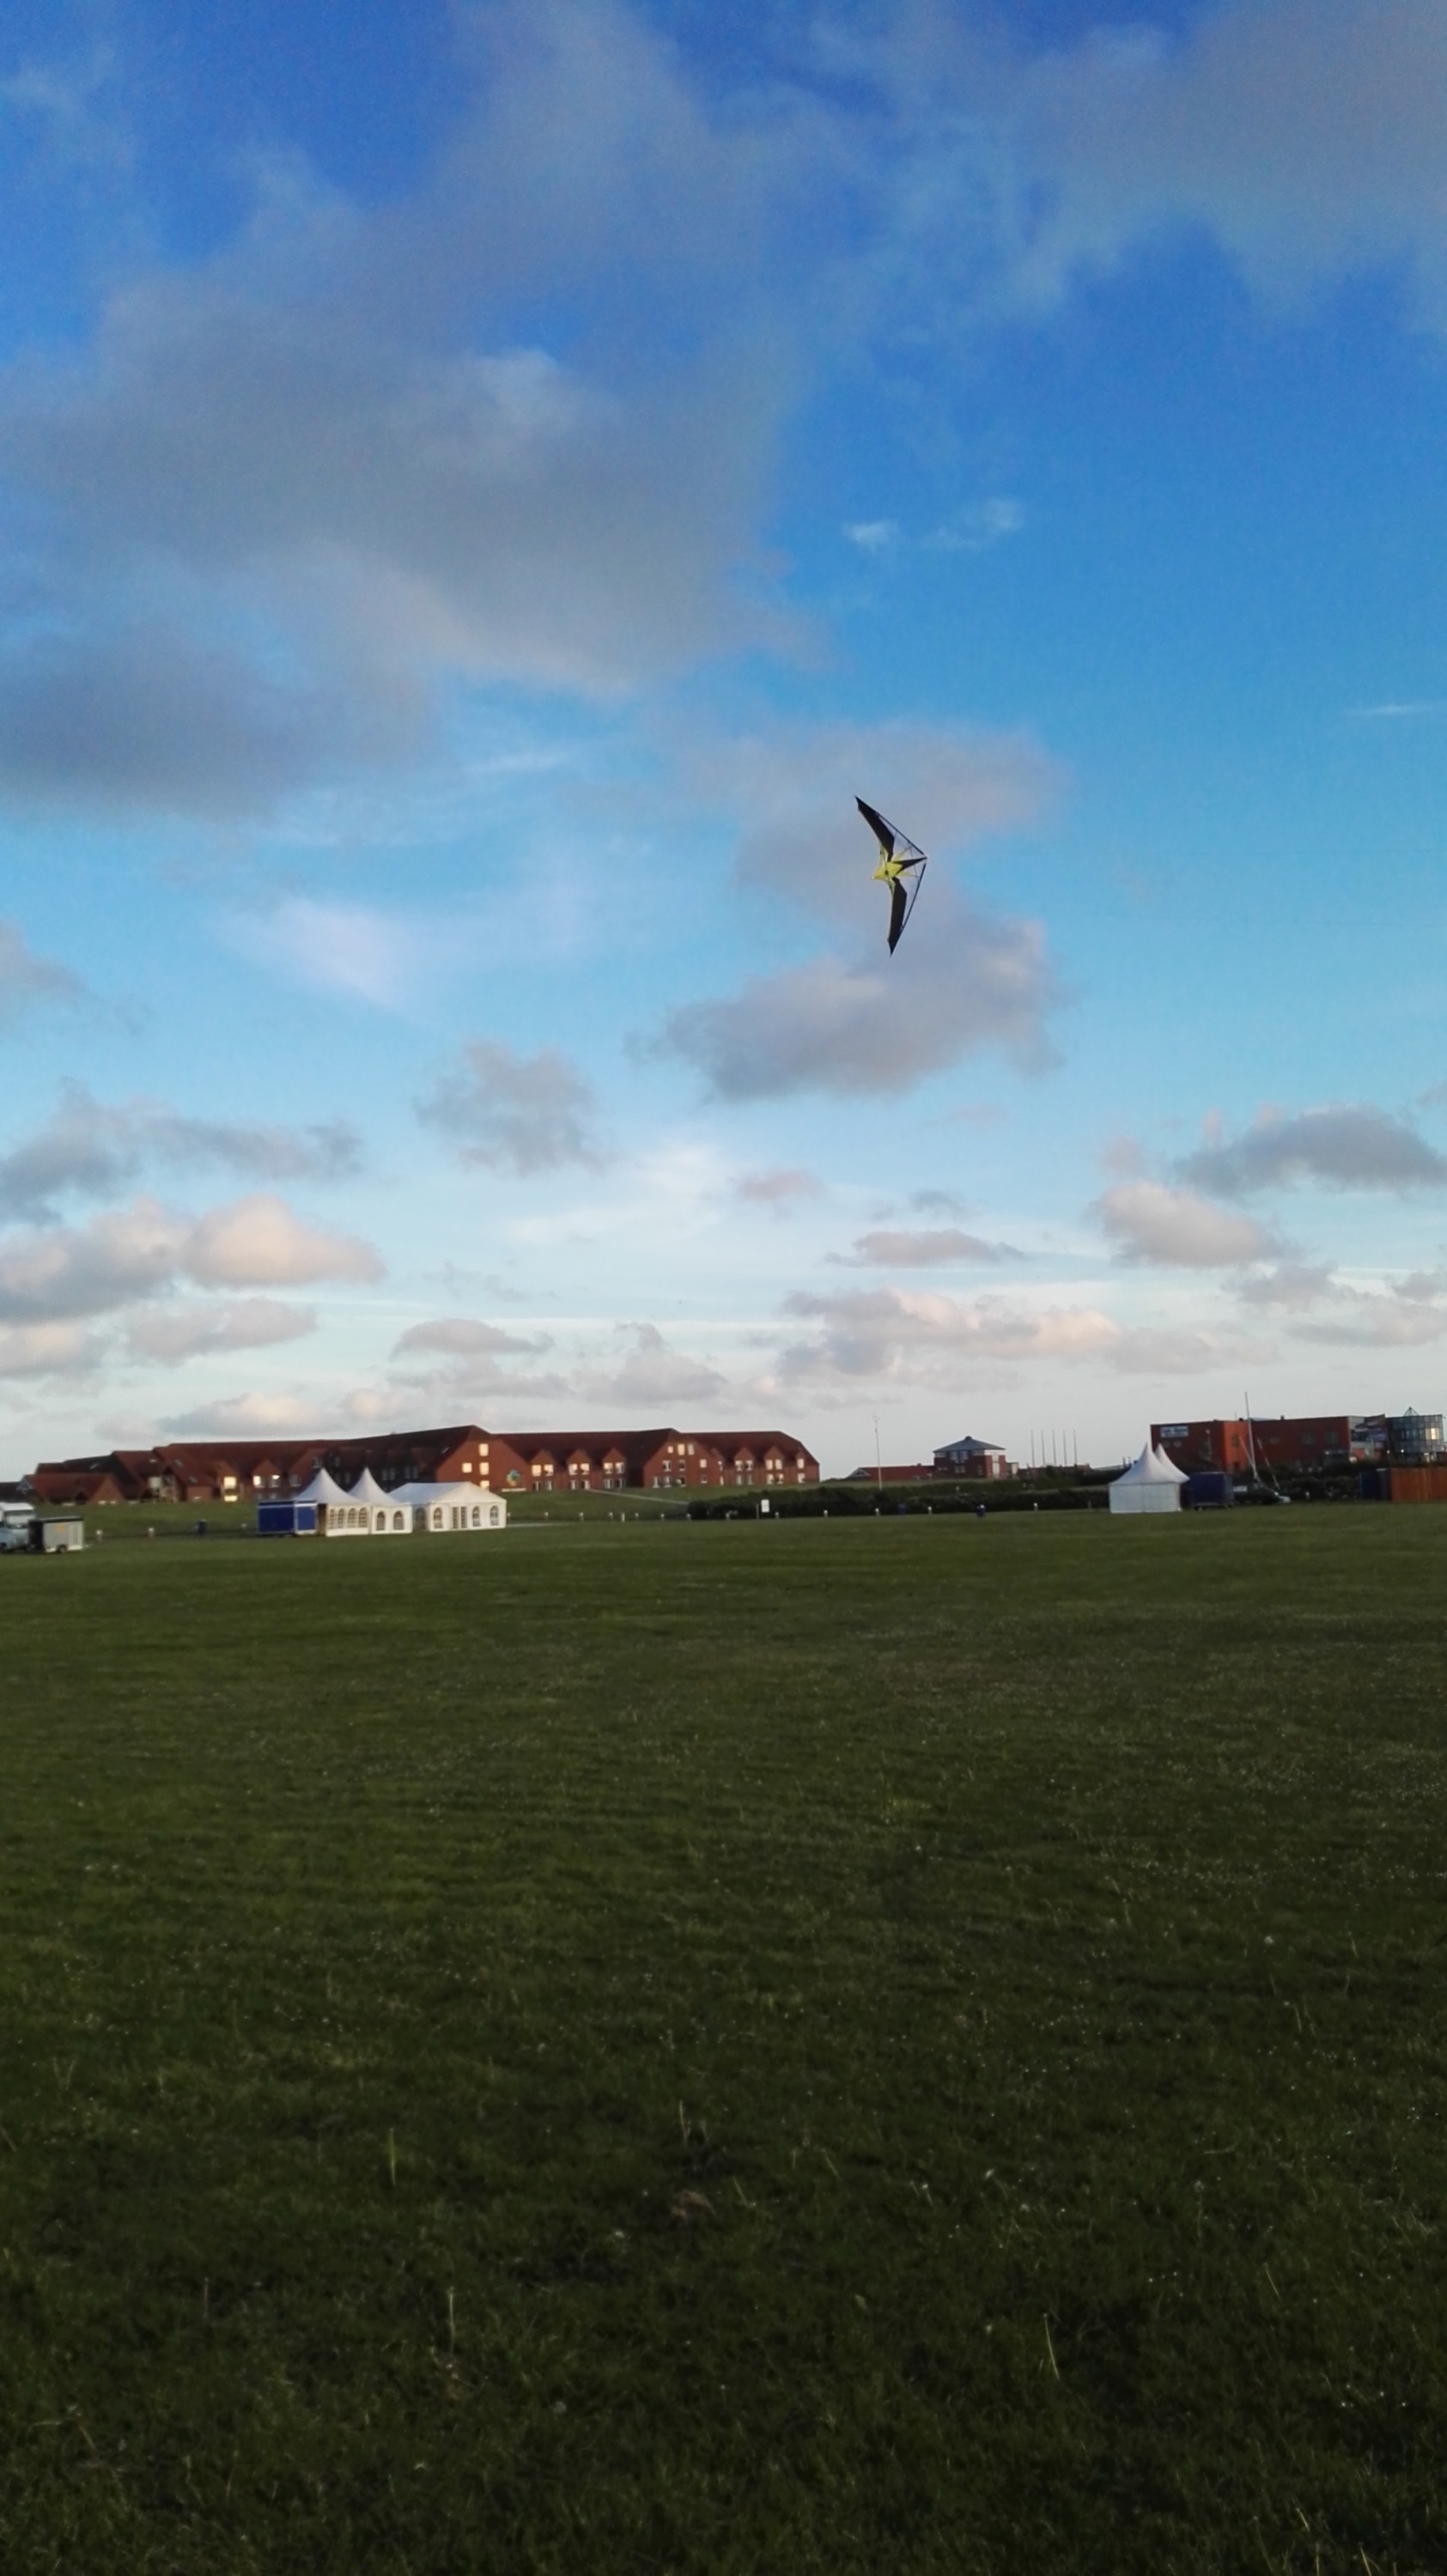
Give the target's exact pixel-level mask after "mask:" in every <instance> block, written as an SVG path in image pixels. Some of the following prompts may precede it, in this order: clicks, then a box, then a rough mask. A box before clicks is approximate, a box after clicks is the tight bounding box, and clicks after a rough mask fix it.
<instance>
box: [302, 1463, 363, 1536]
mask: <svg viewBox="0 0 1447 2576" xmlns="http://www.w3.org/2000/svg"><path fill="white" fill-rule="evenodd" d="M293 1499H294V1500H295V1501H296V1502H298V1503H315V1505H316V1507H317V1528H318V1529H319V1530H320V1532H321V1534H322V1536H323V1538H348V1537H350V1538H357V1537H359V1536H360V1535H361V1533H360V1531H359V1530H358V1529H357V1527H356V1525H355V1523H354V1524H353V1526H352V1528H351V1529H350V1530H349V1529H348V1527H347V1495H346V1489H345V1487H344V1486H342V1485H339V1484H338V1483H337V1480H336V1478H335V1476H329V1475H328V1474H327V1471H326V1469H325V1467H319V1468H318V1469H317V1472H316V1474H315V1475H314V1476H313V1478H312V1480H311V1483H310V1484H309V1485H303V1487H302V1489H301V1492H300V1493H299V1494H297V1495H296V1496H294V1498H293Z"/></svg>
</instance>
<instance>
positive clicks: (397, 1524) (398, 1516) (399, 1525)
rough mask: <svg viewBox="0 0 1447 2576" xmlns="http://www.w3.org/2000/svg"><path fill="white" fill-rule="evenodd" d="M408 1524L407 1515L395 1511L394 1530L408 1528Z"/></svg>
mask: <svg viewBox="0 0 1447 2576" xmlns="http://www.w3.org/2000/svg"><path fill="white" fill-rule="evenodd" d="M406 1526H407V1522H406V1517H405V1515H404V1514H403V1513H401V1512H394V1513H393V1514H392V1527H393V1529H394V1530H404V1529H405V1528H406Z"/></svg>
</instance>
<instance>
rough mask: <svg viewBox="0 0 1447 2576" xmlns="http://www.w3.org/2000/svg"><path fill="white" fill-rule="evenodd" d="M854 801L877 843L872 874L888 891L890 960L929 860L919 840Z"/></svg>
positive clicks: (868, 807)
mask: <svg viewBox="0 0 1447 2576" xmlns="http://www.w3.org/2000/svg"><path fill="white" fill-rule="evenodd" d="M854 802H855V804H856V805H857V806H858V808H859V811H860V813H861V814H862V815H863V817H864V819H865V822H866V823H867V824H868V825H869V828H870V830H871V832H872V833H873V834H874V837H875V839H876V841H877V842H878V843H879V865H878V867H877V868H876V869H875V871H874V873H875V876H876V877H877V878H879V879H881V880H882V881H883V883H884V884H885V885H887V886H888V888H889V953H890V955H891V957H892V956H893V955H894V952H895V950H896V948H897V947H898V946H899V937H900V932H901V931H902V930H903V928H904V925H905V923H906V922H907V921H908V919H909V916H910V914H911V913H912V912H913V910H914V908H915V905H916V903H917V902H918V901H919V890H920V887H921V886H922V885H923V884H924V872H925V869H926V868H927V867H928V866H929V860H928V859H927V858H926V856H925V853H924V851H923V850H922V849H921V848H920V846H919V843H918V841H912V840H910V838H909V836H908V834H907V833H905V832H897V831H896V830H895V828H894V825H893V824H892V823H888V822H886V821H885V818H884V816H883V815H882V814H880V813H877V812H876V811H875V809H874V807H873V806H872V805H866V804H865V802H864V799H863V797H862V796H856V797H855V799H854ZM911 874H912V875H913V879H914V882H913V884H910V885H907V884H906V883H905V879H906V877H907V876H909V875H911Z"/></svg>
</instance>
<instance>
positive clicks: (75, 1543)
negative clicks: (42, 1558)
mask: <svg viewBox="0 0 1447 2576" xmlns="http://www.w3.org/2000/svg"><path fill="white" fill-rule="evenodd" d="M30 1544H31V1546H32V1547H33V1548H35V1549H36V1550H38V1551H43V1553H44V1554H45V1555H46V1556H74V1555H75V1554H76V1553H77V1551H78V1550H79V1549H80V1548H83V1547H84V1545H85V1523H84V1521H83V1520H82V1519H81V1516H80V1514H79V1512H61V1513H58V1514H57V1515H56V1517H55V1519H54V1520H48V1521H42V1520H37V1521H36V1522H35V1523H34V1525H33V1532H32V1536H31V1540H30Z"/></svg>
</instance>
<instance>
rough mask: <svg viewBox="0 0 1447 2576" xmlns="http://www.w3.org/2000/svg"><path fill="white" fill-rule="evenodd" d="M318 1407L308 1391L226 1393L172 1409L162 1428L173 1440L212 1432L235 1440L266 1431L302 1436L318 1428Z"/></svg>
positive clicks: (260, 1436) (261, 1437) (260, 1437)
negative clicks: (182, 1408)
mask: <svg viewBox="0 0 1447 2576" xmlns="http://www.w3.org/2000/svg"><path fill="white" fill-rule="evenodd" d="M321 1411H322V1408H320V1407H319V1406H318V1405H317V1403H316V1401H315V1399H314V1398H313V1397H311V1396H309V1395H287V1394H279V1395H273V1394H267V1393H261V1392H258V1393H257V1394H254V1395H228V1396H221V1397H219V1398H218V1399H217V1400H216V1401H215V1402H214V1403H211V1404H198V1405H194V1406H193V1407H192V1409H191V1411H190V1412H189V1413H173V1414H172V1415H171V1416H170V1417H169V1419H168V1420H166V1421H164V1422H163V1423H162V1425H161V1429H162V1430H163V1431H164V1432H166V1433H168V1434H169V1435H170V1437H171V1438H172V1439H173V1440H191V1439H202V1440H204V1439H206V1438H207V1437H208V1436H210V1435H211V1434H213V1433H214V1434H215V1435H217V1436H218V1437H224V1436H225V1435H226V1434H227V1433H229V1434H230V1435H231V1437H232V1438H233V1439H236V1440H264V1439H265V1437H266V1435H267V1433H268V1432H276V1433H278V1434H279V1435H280V1436H281V1437H283V1438H291V1439H298V1438H301V1439H305V1438H307V1437H308V1436H309V1435H310V1434H311V1433H314V1432H317V1431H318V1428H319V1424H318V1416H319V1413H320V1412H321Z"/></svg>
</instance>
